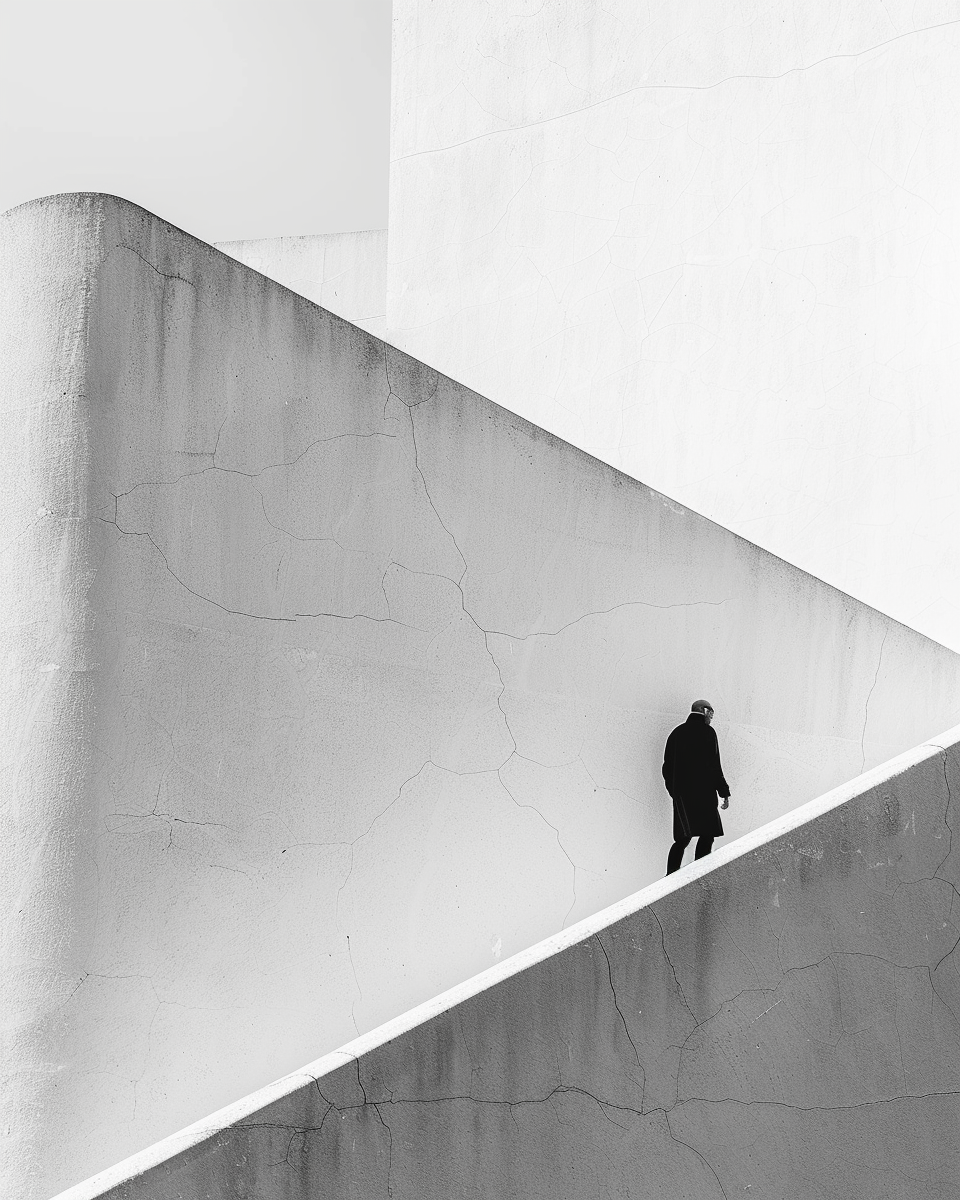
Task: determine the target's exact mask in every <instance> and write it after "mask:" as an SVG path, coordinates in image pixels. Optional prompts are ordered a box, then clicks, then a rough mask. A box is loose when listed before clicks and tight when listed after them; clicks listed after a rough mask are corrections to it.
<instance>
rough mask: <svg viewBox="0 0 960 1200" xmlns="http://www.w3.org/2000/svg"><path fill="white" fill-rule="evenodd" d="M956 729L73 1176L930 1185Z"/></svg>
mask: <svg viewBox="0 0 960 1200" xmlns="http://www.w3.org/2000/svg"><path fill="white" fill-rule="evenodd" d="M958 738H960V730H957V729H955V730H953V731H951V733H949V734H947V735H945V737H944V739H943V740H942V742H941V743H940V744H939V745H935V746H926V747H922V748H920V749H919V750H918V751H916V752H914V753H912V754H908V755H906V756H904V758H903V760H901V761H899V762H895V763H893V764H891V765H890V767H889V769H886V770H877V771H875V772H873V773H872V777H871V776H867V777H865V778H864V779H862V780H859V781H857V783H856V784H855V785H853V786H849V785H848V786H847V787H846V788H844V789H842V790H841V792H840V793H839V794H835V795H829V796H827V797H824V798H823V800H821V801H819V802H814V803H813V804H811V805H809V806H808V807H807V809H805V810H801V811H800V812H797V813H795V814H792V815H791V816H790V817H788V818H786V819H784V820H781V821H780V822H779V823H777V825H776V826H775V827H773V828H771V829H768V830H765V831H763V835H762V836H753V837H750V838H747V839H744V843H741V845H740V846H733V847H730V848H729V849H727V850H724V851H722V852H721V853H720V854H718V855H715V856H714V860H713V861H712V862H711V861H710V860H707V861H706V862H705V863H703V864H697V865H696V866H691V867H688V868H686V869H684V871H682V872H681V873H680V874H679V875H677V876H672V877H671V879H670V880H668V881H663V882H661V883H658V884H655V885H653V886H652V887H650V888H648V889H647V891H646V892H644V893H642V894H641V895H640V896H637V897H634V898H632V899H631V900H630V901H628V902H626V903H623V904H620V905H618V906H616V907H615V908H614V909H612V910H610V911H609V912H607V913H604V914H600V915H598V916H597V917H595V918H593V919H591V920H589V921H586V922H584V923H583V925H582V926H579V927H578V928H577V929H575V930H570V931H569V932H568V933H567V934H566V935H562V936H560V937H557V938H554V939H551V940H550V941H549V942H547V943H546V944H545V945H543V946H541V947H537V948H536V949H535V950H534V951H532V952H530V953H528V954H526V955H521V956H519V957H518V959H517V960H516V962H513V963H505V964H503V966H502V967H501V968H499V969H494V970H491V971H490V972H488V973H487V974H486V976H484V977H482V978H480V979H477V980H475V981H473V982H472V983H471V985H468V986H466V987H462V988H460V989H457V990H456V991H454V992H453V993H451V994H450V995H449V996H447V997H444V998H443V999H442V1000H441V1001H439V1002H438V1003H437V1004H435V1005H433V1006H425V1008H424V1009H423V1010H422V1011H420V1012H418V1013H414V1014H410V1016H409V1017H408V1018H407V1019H406V1020H403V1021H399V1022H396V1023H395V1024H394V1025H393V1026H388V1027H386V1028H385V1029H383V1030H382V1031H380V1032H379V1034H378V1035H377V1036H376V1037H373V1036H371V1037H370V1038H367V1039H360V1040H359V1041H357V1042H356V1043H354V1044H353V1045H352V1046H348V1047H345V1049H344V1051H343V1052H342V1053H341V1054H340V1055H332V1056H330V1057H328V1058H327V1059H325V1060H323V1061H321V1062H318V1063H315V1064H313V1065H312V1066H311V1067H308V1068H306V1069H305V1070H304V1071H303V1072H301V1073H300V1074H299V1075H298V1076H294V1077H291V1078H290V1079H287V1080H283V1081H280V1082H279V1083H278V1084H277V1085H276V1086H275V1087H274V1088H272V1089H268V1090H267V1091H266V1092H265V1093H264V1094H263V1095H262V1096H259V1097H251V1098H249V1099H248V1100H247V1101H246V1102H245V1103H244V1104H242V1105H237V1106H236V1107H235V1108H233V1109H232V1110H228V1111H227V1112H225V1113H222V1114H218V1116H216V1117H214V1118H212V1119H211V1120H210V1121H209V1122H205V1123H201V1124H200V1125H198V1126H197V1127H195V1128H194V1129H192V1130H187V1131H185V1132H184V1134H183V1135H181V1136H180V1137H179V1138H173V1139H170V1141H169V1142H168V1143H167V1144H166V1145H161V1146H157V1147H155V1148H153V1149H152V1150H151V1151H150V1152H149V1153H147V1154H145V1155H143V1156H141V1157H139V1158H138V1159H136V1160H134V1161H131V1162H129V1163H127V1164H123V1165H121V1166H120V1167H119V1168H118V1169H117V1170H116V1171H111V1172H108V1173H107V1174H106V1175H104V1176H103V1177H102V1178H100V1179H98V1180H91V1181H89V1182H88V1183H87V1184H86V1185H84V1186H81V1187H78V1188H76V1189H75V1190H72V1191H71V1192H69V1193H67V1195H65V1196H64V1197H62V1198H61V1200H94V1198H96V1197H102V1198H103V1200H107V1198H109V1200H183V1198H184V1197H188V1196H190V1197H193V1196H204V1197H206V1200H235V1198H236V1197H239V1196H264V1197H265V1196H271V1197H274V1196H276V1197H279V1196H283V1197H286V1198H287V1200H301V1198H302V1200H307V1198H310V1200H313V1198H314V1197H318V1196H323V1197H325V1198H329V1200H334V1198H339V1197H344V1200H346V1198H347V1197H350V1198H355V1197H361V1198H363V1200H367V1198H370V1200H372V1198H373V1197H379V1196H391V1197H393V1198H394V1200H407V1198H409V1200H434V1198H435V1200H459V1198H461V1197H462V1198H464V1200H466V1198H467V1197H478V1196H482V1197H491V1198H496V1200H505V1198H507V1197H517V1200H529V1198H531V1197H532V1198H538V1197H543V1198H544V1200H554V1198H555V1197H557V1196H564V1197H570V1198H571V1200H574V1198H579V1197H584V1198H586V1197H596V1196H617V1197H624V1198H626V1197H636V1198H637V1200H650V1198H651V1197H660V1196H662V1197H664V1198H665V1200H666V1198H669V1200H674V1198H676V1197H695V1198H696V1200H710V1198H712V1197H717V1198H718V1200H720V1198H724V1200H731V1198H732V1197H734V1196H743V1195H749V1196H752V1197H759V1198H763V1200H774V1198H775V1200H812V1198H823V1200H826V1198H827V1197H836V1198H839V1197H844V1198H845V1200H846V1198H847V1197H849V1198H851V1200H861V1198H862V1200H876V1197H891V1198H893V1197H897V1198H900V1197H903V1196H910V1197H911V1200H945V1198H946V1197H948V1196H955V1195H956V1194H957V1181H958V1180H960V1144H958V1141H957V1127H958V1121H960V975H958V970H957V947H958V942H960V908H958V900H960V891H958V883H960V846H957V845H954V841H953V830H954V829H956V828H958V821H960V812H958V811H957V802H956V797H957V796H960V743H958V740H957V739H958Z"/></svg>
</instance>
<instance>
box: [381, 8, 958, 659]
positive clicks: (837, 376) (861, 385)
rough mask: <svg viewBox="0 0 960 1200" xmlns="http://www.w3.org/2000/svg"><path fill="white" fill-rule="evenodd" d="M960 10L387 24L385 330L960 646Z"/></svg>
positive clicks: (673, 12)
mask: <svg viewBox="0 0 960 1200" xmlns="http://www.w3.org/2000/svg"><path fill="white" fill-rule="evenodd" d="M958 111H960V4H958V3H957V2H956V0H920V2H919V3H914V0H887V2H885V3H884V4H877V5H873V4H857V3H842V4H839V5H838V4H835V3H832V2H829V0H787V2H786V3H785V2H784V0H757V2H756V3H751V4H748V5H746V6H744V5H743V4H741V3H740V0H716V2H715V3H712V4H710V5H709V6H706V10H705V6H704V5H703V4H700V3H696V2H695V0H679V2H677V0H653V2H652V3H644V4H637V3H635V2H634V0H612V2H611V0H578V2H577V3H575V4H572V3H569V0H536V3H518V4H489V3H486V0H395V3H394V42H393V105H392V135H391V164H390V193H391V198H390V219H389V227H390V247H389V258H390V266H389V271H388V306H387V336H388V337H389V339H390V341H391V342H393V344H394V345H397V346H400V347H402V348H403V349H404V350H407V351H408V352H409V353H411V354H414V355H415V356H416V357H417V358H420V359H422V360H423V361H424V362H428V363H430V364H431V365H432V366H435V367H437V368H439V369H440V370H442V371H446V372H447V373H448V374H450V375H453V376H454V377H455V378H456V379H460V380H463V381H464V382H465V383H467V384H469V385H470V386H471V387H473V388H476V389H477V390H478V391H480V392H482V393H483V394H484V395H486V396H490V397H491V398H492V399H494V400H496V401H497V403H499V404H504V405H506V406H507V407H508V408H510V409H512V410H514V411H515V412H518V413H521V414H522V415H523V416H525V417H527V418H528V419H529V420H531V421H534V422H535V423H536V424H537V425H541V426H543V427H544V428H546V429H549V430H551V432H553V433H555V434H557V435H559V436H560V437H564V438H567V439H568V440H569V441H571V442H573V443H574V444H575V445H578V446H581V447H583V449H585V450H588V451H589V452H590V453H591V454H596V455H598V456H599V457H600V458H602V459H604V460H605V461H607V462H611V463H613V464H614V466H617V467H619V468H621V469H622V470H624V471H626V472H628V473H629V474H630V475H633V476H634V477H636V478H638V479H643V480H645V481H646V482H647V483H649V484H650V485H651V486H652V487H656V488H660V489H661V490H662V491H664V492H666V493H667V494H669V495H671V496H675V497H677V498H678V499H680V500H681V501H682V502H683V503H685V504H690V505H692V506H693V507H694V508H695V509H697V511H699V512H702V513H706V514H707V515H708V516H710V517H712V518H713V519H714V520H716V521H718V522H720V524H722V525H724V526H726V527H728V528H730V529H733V530H735V531H736V532H737V533H741V534H743V535H744V536H746V537H749V538H750V539H751V540H752V541H755V542H758V543H759V544H760V545H762V546H765V547H767V548H768V549H770V550H772V551H774V552H775V553H777V554H780V555H782V556H783V557H784V558H786V559H788V560H789V561H790V562H793V563H797V564H798V565H799V566H802V567H803V568H805V569H806V570H808V571H810V572H812V573H813V574H814V575H817V576H819V577H820V578H822V579H826V580H828V581H829V582H830V583H833V584H835V585H836V586H838V587H841V588H843V589H844V590H845V591H847V592H849V593H851V594H852V595H855V596H858V597H859V598H860V599H862V600H865V601H867V602H868V603H870V604H873V605H875V606H876V607H877V608H879V609H880V610H881V611H883V612H886V613H890V614H891V615H892V616H895V617H897V618H898V619H899V620H901V621H906V622H907V624H909V625H911V626H913V627H914V628H917V629H920V630H921V631H922V632H924V633H926V634H928V635H929V636H931V637H935V638H937V639H938V640H940V641H942V642H944V643H945V644H946V645H950V646H953V647H954V648H955V649H960V603H958V599H957V597H958V595H960V553H958V539H957V528H958V520H957V516H958V509H960V474H958V472H957V471H956V470H955V466H954V447H955V446H956V445H957V443H958V442H960V405H957V403H956V379H957V377H958V374H960V346H958V343H957V338H956V329H957V324H958V308H960V256H958V248H957V244H956V237H955V231H956V229H957V228H958V226H960V164H958V149H957V137H956V128H957V121H958Z"/></svg>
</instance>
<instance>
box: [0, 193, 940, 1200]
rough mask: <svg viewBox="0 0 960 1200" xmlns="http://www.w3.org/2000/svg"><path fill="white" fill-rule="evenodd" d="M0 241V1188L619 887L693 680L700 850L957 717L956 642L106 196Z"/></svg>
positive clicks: (195, 1113) (162, 1114)
mask: <svg viewBox="0 0 960 1200" xmlns="http://www.w3.org/2000/svg"><path fill="white" fill-rule="evenodd" d="M0 229H2V232H0V256H2V271H0V281H2V288H0V292H2V300H0V303H2V305H3V306H4V307H3V313H4V320H3V321H2V322H0V327H2V337H3V339H4V341H3V348H2V350H3V352H2V354H0V388H2V411H3V414H4V426H3V433H4V437H3V444H2V447H0V452H2V454H3V455H4V468H3V472H2V479H3V487H4V489H5V492H4V498H5V503H4V505H3V506H2V507H0V548H3V551H4V553H5V554H6V555H7V557H8V562H10V563H11V564H14V565H13V566H12V568H11V569H9V570H7V571H5V572H3V576H2V585H0V586H2V593H0V594H2V597H3V601H2V604H3V606H2V621H3V627H4V630H5V632H4V655H5V668H6V669H5V671H4V672H3V677H2V682H0V720H2V722H3V729H4V738H3V739H2V740H0V772H2V778H3V780H4V787H3V792H2V800H3V804H4V806H5V810H4V817H5V819H7V828H9V830H10V831H11V832H10V834H9V837H7V838H6V840H5V843H4V854H5V855H6V856H7V865H8V868H9V869H7V870H5V872H4V876H3V880H4V882H3V886H4V888H5V889H6V890H5V891H4V894H3V903H4V905H5V906H6V908H5V911H9V912H11V913H13V914H15V919H13V920H11V922H9V924H8V927H7V928H5V929H4V938H5V939H6V940H5V942H4V948H3V959H2V962H0V981H2V984H3V987H4V989H5V992H4V997H3V999H4V1008H3V1011H4V1013H5V1015H6V1017H7V1021H6V1025H5V1027H4V1030H3V1035H2V1036H3V1042H2V1047H0V1049H2V1055H0V1057H2V1061H3V1063H4V1084H3V1087H2V1089H0V1105H2V1112H0V1128H4V1129H6V1130H8V1136H7V1137H6V1138H5V1139H4V1142H3V1154H4V1156H5V1158H4V1162H3V1165H2V1172H3V1174H2V1180H3V1183H2V1187H0V1190H2V1191H3V1192H4V1194H7V1195H11V1196H13V1195H15V1196H17V1197H18V1200H40V1198H41V1197H44V1196H48V1195H50V1194H51V1193H52V1192H55V1191H57V1190H58V1189H61V1188H63V1187H65V1186H67V1185H68V1184H70V1183H72V1182H74V1181H75V1180H76V1179H78V1178H84V1177H86V1176H88V1175H90V1174H92V1173H93V1172H94V1171H96V1170H99V1169H101V1168H104V1167H106V1166H108V1165H109V1164H111V1163H114V1162H117V1161H118V1160H120V1159H122V1158H124V1157H125V1156H126V1155H128V1154H130V1153H132V1152H133V1151H135V1150H136V1149H138V1148H140V1147H143V1146H146V1145H149V1144H151V1143H152V1142H155V1141H156V1140H158V1139H159V1138H161V1137H163V1136H165V1135H166V1134H169V1133H171V1132H173V1131H174V1130H176V1129H178V1128H182V1127H183V1126H184V1125H186V1124H188V1123H189V1122H190V1121H192V1120H195V1119H197V1118H198V1117H200V1116H201V1115H202V1114H203V1113H205V1112H210V1111H213V1110H215V1109H217V1108H219V1107H221V1106H222V1105H223V1104H225V1103H228V1102H230V1101H231V1100H233V1099H234V1098H236V1097H237V1096H242V1095H246V1094H249V1093H251V1092H252V1091H254V1090H255V1089H256V1088H257V1087H259V1086H262V1085H263V1084H264V1083H265V1082H266V1081H268V1080H269V1079H274V1078H277V1077H278V1076H280V1075H282V1074H283V1073H284V1072H286V1071H289V1070H292V1069H294V1068H295V1067H297V1066H298V1065H299V1064H301V1063H303V1062H307V1061H310V1060H312V1059H315V1058H316V1057H317V1056H318V1055H320V1054H322V1053H324V1052H326V1051H330V1050H333V1049H334V1048H335V1047H337V1046H341V1045H343V1044H344V1043H345V1042H347V1041H348V1039H350V1038H351V1037H353V1036H355V1035H356V1034H358V1033H362V1032H364V1031H366V1030H369V1029H371V1028H374V1027H375V1026H378V1025H380V1024H381V1023H382V1022H383V1021H385V1020H388V1019H390V1018H391V1017H394V1016H396V1015H397V1014H398V1013H401V1012H404V1011H407V1010H408V1009H410V1008H412V1007H414V1006H415V1005H416V1004H418V1003H421V1002H423V1001H424V1000H426V999H428V998H429V997H431V996H435V995H437V994H439V993H441V992H443V991H444V990H446V989H447V988H449V987H450V986H452V985H454V984H456V983H458V982H460V981H462V980H464V979H466V978H469V977H470V976H472V975H475V974H476V973H477V972H479V971H482V970H483V969H484V968H486V967H487V966H489V965H491V964H494V963H496V962H497V961H499V960H500V959H503V958H507V957H509V956H510V955H512V954H514V953H516V952H517V951H519V950H522V949H523V948H524V947H526V946H530V945H532V944H535V943H537V942H538V941H539V940H541V939H542V938H543V937H545V936H548V935H550V934H552V933H555V932H556V931H557V930H559V929H561V928H563V926H564V925H565V924H568V925H569V924H571V923H573V922H576V921H578V920H580V919H582V918H584V917H587V916H589V915H590V914H591V913H594V912H596V911H598V910H599V909H602V908H604V907H605V906H606V905H608V904H610V903H613V902H614V901H616V900H618V899H620V898H621V897H623V896H624V895H630V894H632V893H634V892H635V891H636V890H637V889H638V888H639V887H642V886H643V885H644V884H647V883H649V882H650V881H651V880H653V879H655V878H656V877H657V876H658V875H659V874H660V873H661V872H662V870H663V863H664V857H665V853H666V848H667V845H668V843H669V841H670V824H671V822H670V807H669V801H668V799H667V797H666V794H665V792H664V790H663V786H662V780H661V778H660V774H659V766H660V758H661V753H662V747H663V742H664V739H665V737H666V735H667V733H668V732H669V730H670V728H671V727H672V726H673V725H675V724H676V723H678V722H679V720H681V719H682V717H683V715H684V713H685V712H686V710H687V708H688V707H689V703H690V701H691V699H693V698H694V697H696V696H701V695H705V696H707V697H708V698H710V699H711V700H712V701H713V702H714V704H715V705H716V707H717V722H716V727H717V729H718V732H719V735H720V742H721V748H722V751H723V755H724V767H725V769H726V773H727V776H728V778H729V780H730V782H731V784H732V787H733V806H732V808H731V809H730V811H729V813H728V814H725V822H726V828H727V833H728V836H730V837H736V836H738V835H742V834H744V833H747V832H748V831H749V830H751V829H753V828H756V827H757V826H759V825H762V824H764V823H765V822H767V821H769V820H771V819H773V818H775V817H777V816H778V815H780V814H782V813H784V812H786V811H787V810H789V809H791V808H793V807H795V806H796V805H798V804H800V803H803V802H804V801H807V800H809V799H810V798H811V797H813V796H816V795H819V794H821V793H823V792H824V791H826V790H827V789H828V788H830V787H833V786H835V785H837V784H839V783H841V782H842V781H843V780H846V779H850V778H852V777H854V776H856V775H857V774H858V773H859V772H861V770H863V768H864V767H868V768H869V767H870V766H872V765H874V764H876V763H878V762H882V761H884V760H886V759H888V758H890V757H891V756H892V755H894V754H896V753H898V752H900V751H902V750H904V749H906V748H907V747H909V746H912V745H916V744H917V743H919V742H921V741H922V740H923V739H924V738H925V737H928V736H929V735H930V734H931V733H933V732H935V731H936V730H937V729H942V728H945V727H947V726H950V725H952V724H955V723H956V721H957V720H960V658H958V656H957V655H955V654H952V653H950V652H949V651H946V650H944V649H943V647H940V646H938V645H936V644H935V643H932V642H930V641H929V640H927V639H924V638H922V637H920V636H919V635H918V634H916V633H914V632H913V631H911V630H909V629H906V628H904V627H903V626H900V625H897V624H896V623H895V622H893V621H891V620H889V619H887V618H886V617H884V616H882V615H881V614H880V613H877V612H875V611H873V610H871V609H868V608H866V607H865V606H863V605H861V604H858V603H856V602H855V601H853V600H851V599H850V598H849V597H847V596H844V595H843V594H842V593H839V592H837V591H835V590H834V589H832V588H829V587H827V586H826V585H825V584H823V583H821V582H819V581H818V580H816V579H813V578H811V577H810V576H809V575H805V574H804V573H803V572H801V571H799V570H797V569H795V568H793V567H791V566H789V565H788V564H786V563H784V562H782V561H781V560H779V559H776V558H774V557H772V556H771V555H769V554H766V553H765V552H763V551H761V550H759V549H758V548H757V547H756V546H753V545H751V544H750V543H748V542H746V541H744V540H742V539H740V538H737V537H735V536H734V535H732V534H730V533H729V532H727V531H726V530H724V529H721V528H720V527H718V526H716V525H714V524H712V523H711V522H710V521H707V520H705V519H704V518H703V517H700V516H698V515H697V514H696V513H693V512H691V511H689V510H688V509H685V508H683V507H681V506H680V505H677V504H675V503H674V502H673V501H671V500H669V499H668V498H667V497H665V496H663V495H660V494H659V493H657V492H654V491H651V490H650V489H649V488H647V487H645V486H644V485H643V484H640V483H638V482H636V481H635V480H632V479H630V478H628V477H626V476H624V475H622V474H620V473H618V472H617V471H615V470H614V469H613V468H611V467H608V466H605V465H604V464H602V463H600V462H598V461H596V460H594V459H591V458H589V457H588V456H587V455H585V454H583V453H582V452H580V451H578V450H575V449H574V448H573V447H571V446H569V445H567V444H565V443H563V442H560V441H559V440H558V439H556V438H554V437H552V436H551V435H549V434H547V433H545V432H544V431H543V430H540V429H537V428H536V427H534V426H531V425H530V424H528V423H527V422H526V421H524V420H523V419H521V418H519V417H516V416H514V415H512V414H510V413H508V412H506V411H504V410H503V409H501V408H498V407H497V406H496V405H494V404H491V403H490V402H488V401H486V400H484V399H483V398H482V397H479V396H477V395H476V394H475V393H473V392H470V391H469V390H468V389H467V388H465V387H464V386H462V385H461V384H458V383H456V382H454V381H452V380H450V379H447V378H446V377H444V376H442V375H439V374H437V373H436V372H435V371H433V370H430V369H429V368H427V367H425V366H424V365H423V364H421V363H418V362H416V361H415V360H414V359H411V358H409V357H408V356H406V355H404V354H403V353H401V352H399V351H397V350H395V349H393V348H392V347H389V346H386V345H385V344H384V343H383V342H381V341H379V340H377V339H376V338H375V337H373V336H371V335H370V334H369V333H367V332H365V331H363V330H361V329H358V328H357V327H355V326H353V325H350V324H349V323H347V322H346V321H344V320H342V319H340V318H338V317H336V316H333V315H332V314H330V313H328V312H325V311H324V310H322V309H319V308H317V307H316V306H315V305H314V304H312V303H310V302H308V301H307V300H305V299H303V298H302V297H300V296H297V295H295V294H293V293H292V292H290V291H288V290H287V289H286V288H284V287H282V286H280V285H279V284H277V283H274V282H272V281H271V280H269V279H266V278H264V277H263V276H262V275H259V274H257V273H256V272H255V271H252V270H250V269H249V268H247V267H245V266H243V265H242V264H240V263H239V262H236V261H234V260H232V259H230V258H228V257H227V256H226V255H224V254H222V253H220V252H219V251H217V250H215V249H213V248H211V247H209V246H207V245H204V244H203V243H201V242H199V241H197V240H196V239H194V238H191V237H189V236H188V235H186V234H184V233H182V232H181V231H179V230H177V229H174V228H173V227H171V226H170V225H168V224H167V223H165V222H163V221H161V220H159V219H158V218H156V217H153V216H151V215H150V214H149V213H146V212H144V211H143V210H141V209H138V208H137V207H136V206H134V205H131V204H128V203H126V202H124V201H121V200H117V199H115V198H111V197H104V196H97V195H79V196H66V197H53V198H50V199H47V200H43V201H38V202H36V203H33V204H30V205H26V206H24V207H22V208H20V209H17V210H14V211H12V212H11V213H8V214H7V215H6V216H5V217H4V218H3V219H2V227H0ZM578 953H579V952H578ZM584 953H586V952H584ZM590 953H591V954H592V955H594V957H595V956H596V955H598V954H599V953H600V949H599V946H596V945H595V946H594V947H593V949H592V950H591V951H590ZM597 961H598V962H599V960H597ZM518 1086H519V1085H518ZM519 1094H520V1093H519V1092H518V1095H519ZM524 1094H525V1095H534V1094H536V1093H535V1090H534V1091H529V1090H528V1091H526V1092H524Z"/></svg>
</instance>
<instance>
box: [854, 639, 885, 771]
mask: <svg viewBox="0 0 960 1200" xmlns="http://www.w3.org/2000/svg"><path fill="white" fill-rule="evenodd" d="M888 632H889V630H887V629H885V630H884V631H883V637H882V638H881V640H880V653H879V655H878V656H877V669H876V671H875V672H874V676H873V683H872V684H871V685H870V691H869V692H867V699H866V702H865V703H864V706H863V730H862V732H861V734H860V773H861V774H863V771H864V769H865V767H866V762H867V754H866V750H865V749H864V744H865V742H866V738H867V722H868V720H869V719H870V697H871V696H872V695H873V691H874V688H875V687H876V686H877V680H878V679H879V678H880V665H881V663H882V662H883V647H884V644H885V643H886V640H887V634H888Z"/></svg>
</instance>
